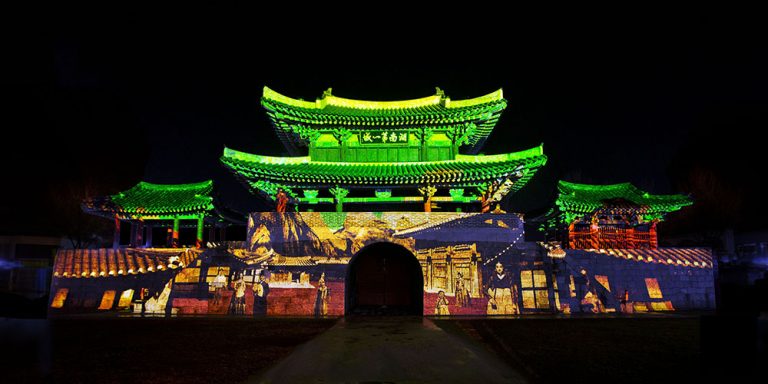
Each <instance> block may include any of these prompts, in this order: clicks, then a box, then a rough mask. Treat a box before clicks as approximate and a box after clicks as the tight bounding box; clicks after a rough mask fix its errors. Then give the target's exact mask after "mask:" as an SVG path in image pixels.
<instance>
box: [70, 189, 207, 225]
mask: <svg viewBox="0 0 768 384" xmlns="http://www.w3.org/2000/svg"><path fill="white" fill-rule="evenodd" d="M212 191H213V181H211V180H207V181H203V182H201V183H193V184H152V183H147V182H144V181H142V182H139V183H138V184H136V185H135V186H133V187H132V188H131V189H129V190H127V191H124V192H120V193H118V194H116V195H111V196H103V197H96V198H92V199H86V200H85V201H83V204H82V207H83V210H84V211H85V212H88V213H91V214H96V215H99V216H106V217H114V216H115V215H118V216H119V217H121V218H139V217H144V218H158V219H159V218H168V217H172V216H184V215H195V214H200V213H204V212H207V211H210V210H212V209H214V206H213V197H211V192H212Z"/></svg>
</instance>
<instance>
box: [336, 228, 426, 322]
mask: <svg viewBox="0 0 768 384" xmlns="http://www.w3.org/2000/svg"><path fill="white" fill-rule="evenodd" d="M423 287H424V280H423V277H422V272H421V266H420V265H419V262H418V260H417V259H416V256H414V255H413V254H412V253H411V252H410V251H408V250H407V249H406V248H405V247H403V246H401V245H398V244H394V243H388V242H380V243H373V244H370V245H367V246H366V247H364V248H363V249H361V250H360V251H359V252H357V253H356V254H355V256H354V257H353V258H352V260H351V261H350V263H349V268H348V269H347V278H346V287H345V292H346V300H345V311H344V312H345V313H346V314H376V315H421V314H422V312H423V301H424V300H423V292H424V291H423Z"/></svg>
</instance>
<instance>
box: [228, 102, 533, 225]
mask: <svg viewBox="0 0 768 384" xmlns="http://www.w3.org/2000/svg"><path fill="white" fill-rule="evenodd" d="M261 102H262V105H263V106H264V108H265V109H266V110H267V114H268V115H269V118H270V120H271V122H272V125H273V127H274V129H275V132H276V133H277V136H278V137H279V138H280V140H281V141H282V143H283V145H284V146H285V148H286V150H287V151H288V152H289V153H290V154H291V155H293V156H292V157H270V156H261V155H257V154H249V153H244V152H240V151H236V150H233V149H230V148H225V149H224V154H223V156H222V157H221V161H222V163H223V164H224V165H225V166H226V167H227V168H229V169H230V170H231V171H232V172H233V173H234V174H235V176H236V177H237V178H238V179H240V180H241V182H243V183H244V184H245V185H246V186H247V187H248V188H249V190H251V191H252V192H253V193H259V194H263V195H266V196H268V197H270V198H272V199H274V198H275V196H276V193H277V191H278V189H279V188H282V189H283V190H284V191H285V192H286V193H287V194H288V195H289V196H291V197H293V198H294V199H295V201H296V202H298V204H299V205H300V206H303V207H304V208H307V209H313V206H314V205H317V204H326V203H327V204H335V205H336V210H337V211H341V210H342V209H343V207H342V205H343V204H346V203H420V204H424V210H425V211H430V210H431V209H432V207H433V204H435V203H440V202H442V203H449V204H451V205H456V208H457V210H460V209H461V206H462V205H464V206H466V205H467V204H469V205H472V204H475V205H478V206H480V207H481V209H482V210H487V209H488V207H490V205H491V204H492V203H495V202H499V201H500V200H501V199H502V198H504V197H505V196H506V195H507V194H509V193H510V192H514V191H516V190H518V189H520V188H522V187H523V186H524V185H525V184H526V183H527V181H528V180H529V179H530V178H531V177H533V175H534V174H535V172H536V171H537V170H538V168H539V167H541V166H543V165H544V164H545V163H546V160H547V157H546V156H545V155H544V152H543V146H541V145H540V146H537V147H534V148H530V149H527V150H523V151H519V152H512V153H505V154H497V155H479V154H477V153H478V151H479V150H480V149H481V148H482V146H483V144H484V143H485V141H486V140H487V138H488V136H489V135H490V133H491V131H492V130H493V128H494V126H495V125H496V122H497V121H498V119H499V116H500V115H501V113H502V112H503V111H504V108H506V105H507V102H506V100H505V99H504V98H503V94H502V90H498V91H496V92H493V93H490V94H488V95H485V96H481V97H477V98H473V99H467V100H451V99H450V98H449V97H447V96H446V95H445V94H444V93H443V92H442V90H440V89H439V88H438V89H437V91H436V93H435V95H432V96H428V97H424V98H420V99H414V100H405V101H363V100H353V99H346V98H341V97H337V96H334V95H333V94H332V93H331V90H330V89H329V90H327V91H326V92H325V93H324V94H323V95H322V97H321V98H319V99H317V100H315V101H311V102H310V101H304V100H297V99H293V98H290V97H287V96H284V95H281V94H279V93H277V92H275V91H273V90H271V89H269V88H267V87H264V93H263V96H262V99H261Z"/></svg>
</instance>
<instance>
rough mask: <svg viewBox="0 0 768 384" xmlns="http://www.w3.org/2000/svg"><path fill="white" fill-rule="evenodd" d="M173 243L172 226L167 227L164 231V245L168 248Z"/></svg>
mask: <svg viewBox="0 0 768 384" xmlns="http://www.w3.org/2000/svg"><path fill="white" fill-rule="evenodd" d="M172 245H173V228H171V227H168V228H167V229H166V231H165V247H166V248H170V247H171V246H172Z"/></svg>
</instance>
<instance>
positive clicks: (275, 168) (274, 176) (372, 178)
mask: <svg viewBox="0 0 768 384" xmlns="http://www.w3.org/2000/svg"><path fill="white" fill-rule="evenodd" d="M221 161H222V163H224V165H225V166H226V167H228V168H229V169H230V170H231V171H232V172H233V173H234V174H235V175H236V176H237V177H238V178H239V179H240V180H241V181H243V182H244V183H245V184H246V185H247V186H248V187H249V189H251V191H253V192H256V191H257V190H263V188H262V187H261V183H269V184H272V185H277V186H282V187H289V188H304V189H316V188H318V187H320V188H322V187H331V186H341V187H345V188H346V187H352V188H355V187H356V188H382V187H395V188H398V187H400V188H411V187H420V186H423V185H426V184H429V185H432V186H435V187H452V188H460V187H477V186H482V185H484V184H485V183H487V182H491V181H493V180H496V179H498V178H503V177H510V178H511V179H512V180H513V181H516V182H515V184H514V185H513V187H512V189H511V191H510V192H514V191H517V190H519V189H520V188H522V187H523V186H524V185H525V183H527V182H528V180H529V179H530V178H531V177H533V175H534V174H535V173H536V171H537V170H538V168H539V167H541V166H543V165H544V164H545V163H546V161H547V157H546V155H544V151H543V145H540V146H538V147H534V148H531V149H528V150H524V151H520V152H512V153H505V154H499V155H457V156H456V159H455V160H444V161H421V162H400V163H398V162H387V163H379V162H370V163H364V162H319V161H312V160H311V159H310V158H309V157H308V156H304V157H269V156H261V155H255V154H249V153H245V152H239V151H236V150H233V149H229V148H225V149H224V155H223V156H222V157H221Z"/></svg>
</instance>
